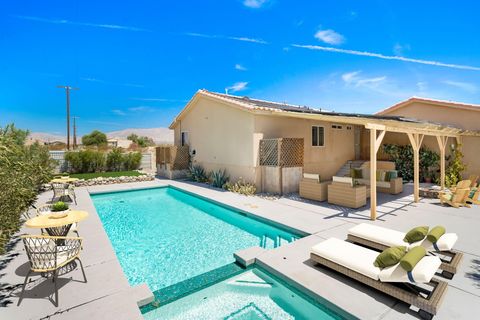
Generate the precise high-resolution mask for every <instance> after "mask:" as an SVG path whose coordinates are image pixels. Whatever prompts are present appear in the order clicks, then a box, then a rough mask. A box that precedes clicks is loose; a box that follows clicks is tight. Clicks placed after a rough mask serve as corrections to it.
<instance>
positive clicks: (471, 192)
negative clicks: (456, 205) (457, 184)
mask: <svg viewBox="0 0 480 320" xmlns="http://www.w3.org/2000/svg"><path fill="white" fill-rule="evenodd" d="M477 190H478V189H477V188H472V189H471V190H470V194H469V195H468V197H469V198H470V199H472V198H473V196H474V195H475V192H477ZM473 200H476V199H473Z"/></svg>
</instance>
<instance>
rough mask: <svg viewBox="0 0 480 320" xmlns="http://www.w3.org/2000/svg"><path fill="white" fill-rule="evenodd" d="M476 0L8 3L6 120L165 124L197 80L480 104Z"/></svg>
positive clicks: (329, 95)
mask: <svg viewBox="0 0 480 320" xmlns="http://www.w3.org/2000/svg"><path fill="white" fill-rule="evenodd" d="M479 10H480V4H477V3H476V1H442V0H440V1H356V0H352V1H338V0H337V1H333V0H332V1H293V0H292V1H282V0H271V1H268V0H232V1H226V0H223V1H205V0H204V1H142V0H137V1H87V0H82V1H80V0H73V1H21V0H19V1H2V2H1V3H0V124H2V125H4V124H5V123H9V122H15V123H16V124H17V125H18V126H20V127H23V128H29V129H30V130H32V131H43V132H50V133H57V134H63V132H64V127H65V125H64V122H65V120H64V118H65V108H64V106H65V96H64V92H63V91H62V90H61V89H58V88H56V86H57V85H64V84H68V85H71V86H75V87H79V88H80V90H78V91H75V92H73V93H72V98H71V105H72V114H74V115H77V116H79V117H80V119H79V120H78V121H79V131H80V133H81V134H83V133H86V132H89V131H91V130H92V129H101V130H104V131H111V130H119V129H124V128H128V127H137V128H140V127H141V128H149V127H160V126H167V125H168V124H169V123H170V122H171V120H172V119H173V117H174V116H175V115H176V114H177V113H178V111H179V110H180V109H181V108H182V107H183V106H184V105H185V103H186V101H188V99H189V98H191V96H192V95H193V94H194V93H195V92H196V91H197V90H198V89H201V88H205V89H208V90H212V91H218V92H224V91H225V89H226V88H229V93H232V94H237V95H247V96H250V97H255V98H261V99H269V100H274V101H285V102H289V103H293V104H301V105H308V106H313V107H321V108H324V109H328V110H335V111H344V112H362V113H372V112H375V111H377V110H379V109H382V108H385V107H388V106H389V105H391V104H393V103H395V102H398V101H400V100H403V99H406V98H408V97H410V96H413V95H417V96H422V97H430V98H437V99H446V100H456V101H464V102H471V103H480V81H479V80H480V38H479V37H478V31H479V30H480V21H479V20H478V17H477V13H478V12H479Z"/></svg>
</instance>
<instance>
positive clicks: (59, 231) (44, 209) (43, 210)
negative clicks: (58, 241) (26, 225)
mask: <svg viewBox="0 0 480 320" xmlns="http://www.w3.org/2000/svg"><path fill="white" fill-rule="evenodd" d="M52 207H53V205H52V204H44V205H42V206H40V207H38V208H37V216H41V215H43V214H48V213H51V212H52ZM49 229H50V230H52V231H53V234H54V235H63V234H64V233H65V232H64V229H65V226H61V227H56V228H49ZM41 231H42V234H44V233H45V232H44V230H43V229H41ZM69 231H72V232H75V233H76V234H77V236H80V234H79V233H78V223H76V222H74V223H72V225H71V226H70V230H69Z"/></svg>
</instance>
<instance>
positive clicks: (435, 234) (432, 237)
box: [427, 226, 445, 243]
mask: <svg viewBox="0 0 480 320" xmlns="http://www.w3.org/2000/svg"><path fill="white" fill-rule="evenodd" d="M444 234H445V227H442V226H435V227H433V228H432V229H431V230H430V231H429V232H428V234H427V239H428V241H430V242H431V243H435V242H437V241H438V239H440V237H441V236H443V235H444Z"/></svg>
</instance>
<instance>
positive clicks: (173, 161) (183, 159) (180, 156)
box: [156, 146, 190, 170]
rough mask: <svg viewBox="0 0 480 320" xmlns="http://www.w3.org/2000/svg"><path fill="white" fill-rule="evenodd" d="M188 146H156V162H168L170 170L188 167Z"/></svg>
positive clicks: (161, 163)
mask: <svg viewBox="0 0 480 320" xmlns="http://www.w3.org/2000/svg"><path fill="white" fill-rule="evenodd" d="M189 150H190V149H189V147H188V146H162V147H157V150H156V161H157V164H160V165H164V164H169V165H170V166H171V169H172V170H185V169H188V165H189V162H190V153H189Z"/></svg>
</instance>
